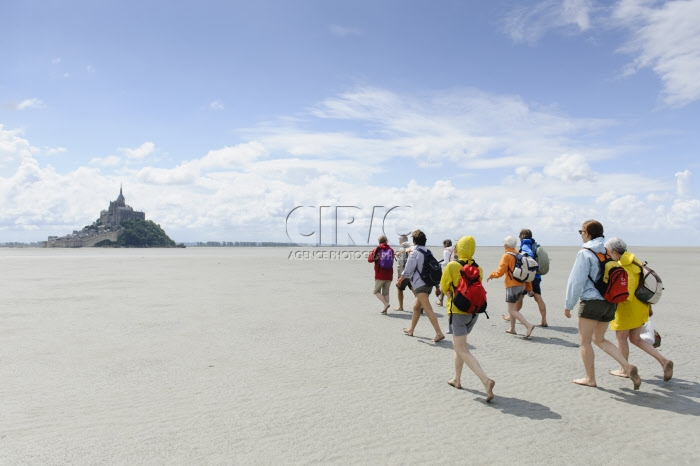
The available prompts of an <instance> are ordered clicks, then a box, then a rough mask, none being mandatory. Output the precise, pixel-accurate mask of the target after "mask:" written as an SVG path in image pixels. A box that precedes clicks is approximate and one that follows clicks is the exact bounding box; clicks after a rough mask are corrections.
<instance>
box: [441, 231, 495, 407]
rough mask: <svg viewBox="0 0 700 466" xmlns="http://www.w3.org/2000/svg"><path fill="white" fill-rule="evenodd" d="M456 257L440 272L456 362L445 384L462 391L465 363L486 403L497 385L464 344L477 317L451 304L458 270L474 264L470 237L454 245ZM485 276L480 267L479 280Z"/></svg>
mask: <svg viewBox="0 0 700 466" xmlns="http://www.w3.org/2000/svg"><path fill="white" fill-rule="evenodd" d="M455 249H456V250H457V254H458V255H459V257H460V259H459V261H458V262H457V261H452V262H449V261H448V262H447V264H446V265H445V268H444V270H443V271H442V279H441V280H440V288H441V289H442V290H443V294H444V296H445V297H446V298H447V301H446V302H445V309H447V312H448V314H449V315H450V331H449V332H448V333H451V334H452V346H453V348H454V351H455V354H454V362H455V372H454V377H452V379H450V380H448V381H447V383H448V385H451V386H453V387H454V388H462V382H461V380H462V368H463V366H464V365H465V364H466V365H467V367H468V368H469V369H471V371H472V372H473V373H474V374H475V375H476V376H477V377H478V378H479V380H481V383H482V384H484V390H486V402H487V403H489V402H490V401H491V400H492V399H493V396H494V395H493V387H494V386H495V385H496V382H494V381H493V380H492V379H490V378H489V377H488V376H487V375H486V373H485V372H484V370H483V369H482V368H481V364H479V361H478V360H477V359H476V357H474V355H473V354H472V353H471V352H470V351H469V346H468V345H467V335H468V334H469V333H470V332H471V331H472V329H473V328H474V325H475V324H476V321H477V319H478V318H479V314H468V313H466V312H464V311H462V310H460V309H458V308H457V307H456V306H454V305H453V303H452V298H453V297H454V292H455V291H454V290H456V289H457V287H458V286H459V279H460V276H461V274H460V271H461V270H462V267H464V265H465V264H474V263H475V262H474V259H473V256H474V251H475V249H476V242H475V241H474V238H473V237H472V236H465V237H463V238H461V239H460V240H459V241H457V244H456V246H455ZM483 276H484V272H483V270H482V269H481V267H479V280H481V279H482V278H483Z"/></svg>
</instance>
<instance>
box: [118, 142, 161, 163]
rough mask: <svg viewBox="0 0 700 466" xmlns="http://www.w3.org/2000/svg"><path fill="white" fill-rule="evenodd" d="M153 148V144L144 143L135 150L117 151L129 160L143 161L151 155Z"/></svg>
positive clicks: (122, 149) (123, 149)
mask: <svg viewBox="0 0 700 466" xmlns="http://www.w3.org/2000/svg"><path fill="white" fill-rule="evenodd" d="M155 147H156V146H155V144H153V143H152V142H144V143H143V144H141V145H140V146H139V147H137V148H135V149H128V148H121V149H119V150H120V151H121V152H123V153H124V155H125V156H126V157H127V158H129V159H143V158H145V157H148V156H149V155H151V154H152V153H153V151H154V150H155Z"/></svg>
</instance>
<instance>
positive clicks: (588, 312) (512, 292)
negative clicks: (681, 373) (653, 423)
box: [368, 220, 673, 402]
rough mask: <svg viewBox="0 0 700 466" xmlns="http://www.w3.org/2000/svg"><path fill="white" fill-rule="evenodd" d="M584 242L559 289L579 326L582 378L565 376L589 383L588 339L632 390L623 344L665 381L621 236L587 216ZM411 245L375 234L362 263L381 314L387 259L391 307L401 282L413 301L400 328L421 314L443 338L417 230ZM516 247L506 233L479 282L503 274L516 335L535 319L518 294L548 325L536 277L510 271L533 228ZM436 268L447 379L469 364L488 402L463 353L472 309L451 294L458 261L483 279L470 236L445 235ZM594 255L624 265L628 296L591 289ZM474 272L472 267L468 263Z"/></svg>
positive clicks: (488, 382)
mask: <svg viewBox="0 0 700 466" xmlns="http://www.w3.org/2000/svg"><path fill="white" fill-rule="evenodd" d="M579 234H580V235H581V240H582V242H583V248H582V249H581V250H580V251H579V252H578V253H577V256H576V260H575V262H574V265H573V267H572V270H571V273H570V275H569V279H568V282H567V287H566V300H565V309H564V315H565V316H566V317H567V318H571V310H572V309H574V307H575V306H576V304H577V303H578V317H579V319H578V331H579V342H580V352H581V358H582V360H583V365H584V369H585V373H586V375H585V377H583V378H578V379H573V380H572V382H573V383H576V384H579V385H585V386H590V387H595V386H596V378H595V371H594V352H593V346H592V345H593V343H595V344H596V346H598V347H599V348H600V349H602V350H603V351H605V353H607V354H608V355H610V356H611V357H612V358H613V359H615V360H616V361H617V362H618V363H619V364H620V369H619V370H614V371H609V372H610V374H612V375H615V376H618V377H625V378H629V379H630V380H631V381H632V384H633V388H634V389H635V390H638V389H639V386H640V385H641V378H640V376H639V373H638V371H637V368H636V366H634V365H632V364H630V363H629V361H628V359H629V343H632V344H633V345H635V346H637V347H638V348H640V349H642V350H643V351H644V352H646V353H648V354H649V355H651V356H652V357H654V358H655V359H656V360H657V361H658V362H659V364H661V367H662V369H663V374H664V380H666V381H668V380H671V378H672V377H673V361H671V360H669V359H667V358H665V357H664V356H663V355H662V354H661V353H660V352H659V351H658V350H657V349H656V348H655V347H654V346H653V345H652V344H650V343H648V342H646V341H645V340H643V339H642V338H641V329H642V326H643V325H644V324H645V323H646V322H647V320H648V318H649V316H650V315H651V313H652V309H651V305H650V304H647V303H645V302H642V301H640V300H639V299H638V298H637V297H636V296H635V293H634V290H636V288H637V285H638V283H639V279H640V269H641V265H640V263H639V261H638V260H637V258H636V257H635V255H634V254H632V253H630V252H629V251H627V245H626V243H625V242H624V241H623V240H622V239H620V238H611V239H609V240H607V241H605V239H604V236H603V226H602V225H601V224H600V222H598V221H596V220H587V221H586V222H584V223H583V225H582V227H581V230H579ZM411 238H412V240H413V241H412V244H411V243H409V242H408V237H407V236H405V235H402V236H400V237H399V248H398V249H397V251H394V250H393V248H391V247H390V246H389V245H388V239H387V237H386V236H380V237H379V240H378V242H379V245H378V246H377V247H376V248H375V249H374V250H372V252H371V253H370V255H369V257H368V261H369V262H371V263H373V264H374V271H375V275H374V277H375V285H374V294H375V296H376V297H377V298H378V299H379V300H380V301H381V302H382V304H383V306H384V307H383V309H382V314H387V312H388V310H389V307H390V302H389V291H390V289H391V284H392V283H393V264H394V263H395V264H396V269H397V272H398V280H397V281H396V287H397V290H398V300H399V303H398V307H397V308H396V309H395V310H396V311H403V310H404V309H403V302H404V295H405V293H406V288H408V289H410V290H411V291H412V292H413V294H414V295H415V301H414V303H413V314H412V317H411V324H410V326H409V327H408V328H404V329H403V331H404V333H405V334H406V335H408V336H413V332H414V331H415V328H416V325H417V324H418V321H419V319H420V317H421V315H422V314H423V313H425V314H426V315H427V317H428V320H429V321H430V323H431V325H432V326H433V329H434V330H435V336H434V337H433V339H432V340H431V341H432V342H433V343H438V342H440V341H442V340H444V339H445V335H444V334H443V332H442V330H441V328H440V324H439V322H438V320H437V316H436V315H435V312H434V311H433V308H432V306H431V303H430V294H431V292H432V288H433V286H432V285H430V284H428V283H426V282H425V280H424V279H423V277H422V273H421V272H422V271H423V267H424V266H425V263H426V257H427V256H429V255H431V253H430V251H429V250H428V249H427V248H426V247H425V244H426V240H427V238H426V236H425V233H423V232H422V231H420V230H416V231H414V232H412V233H411ZM519 239H520V248H519V250H516V247H517V246H518V244H517V243H518V242H517V240H516V239H515V238H514V237H512V236H508V237H506V238H505V240H504V241H503V247H504V254H503V256H502V257H501V260H500V263H499V265H498V267H497V269H496V270H494V271H493V272H491V273H490V274H489V275H488V277H487V279H486V281H489V280H492V279H497V278H500V277H505V280H504V285H505V295H506V303H507V310H508V315H503V316H502V317H503V319H504V320H506V321H509V323H510V328H509V329H508V330H506V333H508V334H512V335H516V334H517V333H516V331H515V322H516V321H518V322H520V323H521V324H523V325H524V326H525V329H526V333H525V335H524V337H523V338H525V339H529V338H530V337H531V335H532V332H533V330H534V329H535V325H534V324H531V323H530V322H528V321H527V319H525V317H524V316H523V315H522V314H521V313H520V309H521V308H522V305H523V300H524V297H525V296H526V295H527V296H530V297H533V298H534V300H535V302H536V303H537V305H538V308H539V312H540V316H541V321H540V323H539V326H540V327H547V326H548V323H547V307H546V304H545V302H544V300H543V299H542V291H541V276H540V275H539V274H537V275H535V278H534V280H532V281H528V282H525V283H523V282H521V281H518V280H516V279H515V278H514V276H513V271H514V269H515V266H516V260H517V259H516V256H517V255H518V254H524V255H527V256H530V257H536V252H537V249H536V248H537V243H536V242H535V240H534V238H533V237H532V232H531V231H530V230H528V229H523V230H521V232H520V235H519ZM443 246H444V259H443V261H442V262H443V270H442V276H441V279H440V284H439V286H437V287H436V288H437V290H436V295H437V296H438V301H437V302H436V304H438V305H441V306H442V305H444V306H445V309H446V310H447V313H448V315H449V330H448V332H447V333H448V334H451V335H452V342H453V347H454V362H455V365H454V367H455V369H454V377H453V378H452V379H450V380H448V381H447V383H448V384H449V385H451V386H453V387H455V388H458V389H459V388H462V386H461V375H462V368H463V366H464V365H465V364H466V365H467V367H469V369H470V370H471V371H472V372H474V374H475V375H476V376H477V377H478V378H479V380H481V383H482V384H483V385H484V389H485V391H486V402H490V401H491V400H492V399H493V397H494V394H493V388H494V386H495V381H494V380H493V379H490V378H489V377H488V376H487V375H486V373H485V372H484V370H483V369H482V367H481V365H480V364H479V361H478V360H477V359H476V358H475V357H474V355H473V354H471V352H470V351H469V347H468V345H467V335H468V334H469V333H470V332H471V331H472V329H473V328H474V325H475V324H476V322H477V320H478V317H479V313H477V312H474V313H470V312H465V311H464V310H461V309H459V308H458V307H457V306H454V305H453V302H452V301H453V298H454V296H455V292H456V290H457V288H458V286H459V285H460V279H462V276H463V267H466V266H467V265H470V266H474V267H477V268H478V271H479V281H481V280H483V277H484V274H483V270H482V268H481V267H480V266H479V265H478V264H477V263H476V262H475V261H474V253H475V250H476V241H475V240H474V238H473V237H472V236H464V237H462V238H461V239H459V240H458V241H457V243H456V244H455V245H454V246H453V245H452V242H451V240H445V241H444V242H443ZM597 254H600V255H603V256H605V257H608V258H610V259H612V260H613V261H616V262H618V263H619V265H620V266H621V267H622V268H624V269H625V271H626V272H627V275H628V277H629V278H628V287H629V297H628V298H627V299H626V300H625V301H623V302H620V303H619V304H613V303H611V302H609V301H607V300H606V299H604V298H603V295H602V294H601V292H600V291H599V290H598V289H597V288H596V285H595V283H596V281H598V278H599V277H600V274H601V273H604V270H601V267H600V261H599V258H598V256H597ZM472 270H475V269H472ZM608 325H609V326H610V329H611V330H614V331H615V332H616V338H617V342H618V346H615V345H614V344H613V343H611V342H610V341H608V340H606V339H605V332H606V331H607V328H608Z"/></svg>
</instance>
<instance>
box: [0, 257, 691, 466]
mask: <svg viewBox="0 0 700 466" xmlns="http://www.w3.org/2000/svg"><path fill="white" fill-rule="evenodd" d="M433 249H434V250H435V251H438V250H439V248H433ZM577 249H578V248H575V247H571V248H548V250H549V252H550V256H551V259H552V265H551V271H550V273H549V274H548V275H546V276H545V277H544V281H543V285H542V287H543V296H544V298H545V301H546V302H547V304H548V310H549V324H550V327H549V328H548V329H540V328H537V329H536V330H535V331H534V333H533V338H532V341H526V340H522V339H521V338H520V337H513V336H510V335H506V334H504V330H505V328H506V325H507V324H505V323H504V322H503V321H502V320H501V318H500V314H501V313H502V312H505V303H504V290H503V281H502V280H498V281H491V282H489V283H488V284H486V289H487V291H488V293H489V294H488V297H489V311H490V315H491V319H490V320H487V319H485V318H483V317H482V318H481V319H480V321H479V322H478V323H477V325H476V327H475V329H474V331H473V333H472V334H471V335H470V336H469V343H470V346H471V348H472V350H473V351H474V354H475V355H476V356H477V358H478V359H479V361H480V362H481V364H482V366H483V367H484V369H485V370H486V372H487V374H488V375H489V376H490V377H491V378H493V379H495V380H496V383H497V385H496V388H495V393H496V398H495V400H494V401H493V402H492V403H491V404H490V405H487V404H486V403H484V402H483V400H484V393H483V387H482V386H481V384H480V382H479V381H478V379H477V378H476V377H475V376H474V375H473V374H472V373H471V372H470V371H469V370H468V369H466V368H465V369H464V373H463V378H462V385H463V386H464V388H465V389H464V390H455V389H453V388H451V387H449V386H448V385H447V384H446V383H445V381H446V380H447V379H448V378H450V377H451V374H452V367H453V359H452V358H453V351H452V346H451V342H450V337H449V336H448V339H447V340H446V341H445V342H443V343H442V344H439V345H433V344H432V343H430V342H429V340H430V338H432V336H433V334H432V328H431V327H430V325H429V323H428V321H427V319H426V318H422V319H421V322H420V323H419V324H418V328H417V330H416V336H415V337H414V338H410V337H406V336H405V335H403V333H402V332H401V328H402V327H403V326H407V325H408V320H409V318H410V315H409V313H408V312H405V313H396V312H394V313H392V312H390V314H389V315H388V316H381V315H380V314H379V311H380V310H381V305H380V303H379V301H378V300H377V299H376V298H375V297H374V296H372V294H371V291H372V280H373V274H372V268H371V265H370V264H368V263H366V262H365V261H363V260H309V259H298V260H290V259H289V254H290V251H291V250H290V249H288V248H279V249H277V248H269V249H268V248H250V249H248V248H188V249H174V250H155V249H150V250H133V249H129V250H126V249H116V250H102V249H99V250H97V249H78V250H40V249H36V250H32V249H23V250H18V249H0V261H1V263H2V265H3V267H2V272H0V273H1V274H2V275H0V397H1V399H2V403H0V463H2V464H65V463H74V464H95V463H100V464H232V463H255V464H269V463H284V464H300V463H303V464H306V463H382V464H384V463H386V464H404V463H428V462H431V463H432V462H436V461H447V462H450V463H457V462H460V463H464V462H476V463H478V464H492V463H525V464H535V463H537V464H562V463H565V462H566V463H572V464H584V463H590V462H593V463H598V464H611V463H621V464H632V463H641V464H652V463H659V462H666V463H667V464H672V463H684V464H692V463H697V462H698V461H700V453H698V449H697V447H696V445H697V444H698V441H699V440H700V364H699V363H698V361H697V357H696V354H697V348H698V347H700V319H699V318H698V315H697V312H698V311H697V304H696V302H695V301H696V297H695V294H694V290H695V289H697V284H696V281H697V279H696V277H697V276H698V272H699V271H700V270H699V269H698V263H699V259H700V248H632V252H634V253H635V254H637V255H638V256H639V257H640V258H642V259H645V260H648V261H649V262H650V264H651V265H652V267H653V268H654V269H655V270H657V272H659V273H660V275H661V276H662V278H663V279H664V284H665V287H666V290H665V292H664V296H663V298H662V300H661V302H660V303H659V304H658V305H657V306H656V307H655V308H656V314H655V316H654V322H655V324H656V327H657V329H658V331H659V332H660V333H661V334H662V336H663V342H662V346H661V351H662V352H663V353H664V354H665V355H666V356H667V357H669V358H671V359H672V360H673V361H674V362H675V375H674V379H673V380H672V381H670V382H663V380H662V371H661V367H660V366H659V364H658V363H657V362H656V361H655V360H653V359H652V358H651V357H649V356H648V355H646V354H645V353H642V352H641V351H640V350H638V349H637V348H636V347H632V349H631V355H630V359H631V361H632V363H634V364H636V365H637V366H638V367H639V371H640V375H641V376H642V379H643V383H642V387H641V389H640V390H639V391H633V390H632V384H631V382H630V381H629V380H626V379H621V378H618V377H612V376H609V375H607V371H608V369H612V368H615V367H616V363H615V362H614V361H613V360H612V359H611V358H609V357H608V356H607V355H605V354H604V353H602V351H600V350H597V349H596V376H597V378H598V388H597V389H595V388H585V387H580V386H576V385H574V384H572V383H571V382H570V380H571V379H572V378H574V377H580V376H582V374H583V367H582V363H581V359H580V356H579V349H578V336H577V331H576V320H575V318H574V319H570V320H569V319H566V318H565V317H564V315H563V301H564V292H565V290H564V288H565V284H566V280H567V278H568V273H569V269H570V267H571V264H572V263H573V260H574V256H575V254H576V251H577ZM333 250H335V251H337V250H339V249H336V248H334V249H333ZM329 251H331V250H330V249H329ZM501 253H502V248H495V247H493V248H477V255H476V259H477V261H478V262H479V264H481V265H482V267H483V268H484V270H485V272H487V273H488V272H490V271H491V270H493V269H495V268H496V266H497V264H498V260H499V258H500V255H501ZM391 299H392V308H393V305H395V304H396V296H395V294H393V293H392V297H391ZM433 301H434V299H433ZM409 304H410V300H409ZM436 311H437V312H438V316H439V320H440V322H441V325H442V326H443V328H445V327H446V326H447V317H446V316H445V310H444V308H437V307H436ZM524 315H525V316H526V317H527V318H528V319H530V321H531V322H537V319H538V315H539V314H538V312H537V308H536V305H535V303H534V301H533V300H531V299H529V300H527V301H526V305H525V309H524ZM516 329H517V330H518V331H519V332H520V333H524V328H523V327H522V326H521V325H518V326H517V327H516ZM608 339H610V340H613V341H614V335H613V334H612V332H608Z"/></svg>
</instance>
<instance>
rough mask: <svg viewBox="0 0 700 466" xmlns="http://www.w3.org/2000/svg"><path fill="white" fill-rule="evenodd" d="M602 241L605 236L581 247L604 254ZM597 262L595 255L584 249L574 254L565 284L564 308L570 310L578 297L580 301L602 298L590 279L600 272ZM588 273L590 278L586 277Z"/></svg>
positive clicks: (595, 278) (594, 278) (596, 277)
mask: <svg viewBox="0 0 700 466" xmlns="http://www.w3.org/2000/svg"><path fill="white" fill-rule="evenodd" d="M604 241H605V238H602V237H601V238H595V239H592V240H590V241H588V242H587V243H585V244H584V245H583V247H584V248H589V249H592V250H593V251H595V252H599V253H601V254H605V246H604ZM599 263H600V261H598V258H597V257H596V255H595V254H593V253H592V252H591V251H587V250H586V249H581V250H580V251H579V252H578V253H577V254H576V261H575V262H574V266H573V267H572V268H571V273H570V274H569V281H568V282H567V284H566V302H565V303H564V306H565V309H568V310H572V309H573V308H574V306H576V303H577V302H578V300H579V299H580V300H581V301H586V300H590V299H598V300H602V299H603V297H602V296H601V294H600V293H599V292H598V290H597V289H596V288H595V286H594V285H593V282H592V281H591V278H592V279H593V280H597V279H598V275H599V274H600V265H598V264H599ZM589 275H590V277H591V278H588V276H589Z"/></svg>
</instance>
